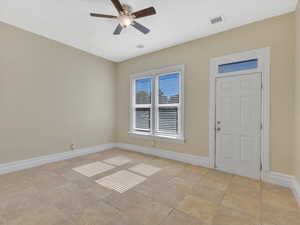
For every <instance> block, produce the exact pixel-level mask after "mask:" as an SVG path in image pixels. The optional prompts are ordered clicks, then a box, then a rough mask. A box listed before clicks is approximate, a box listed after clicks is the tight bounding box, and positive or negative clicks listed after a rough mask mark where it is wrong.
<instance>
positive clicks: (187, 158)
mask: <svg viewBox="0 0 300 225" xmlns="http://www.w3.org/2000/svg"><path fill="white" fill-rule="evenodd" d="M113 148H120V149H125V150H129V151H134V152H140V153H144V154H147V155H153V156H157V157H161V158H166V159H171V160H176V161H180V162H185V163H189V164H192V165H197V166H203V167H207V168H209V158H208V157H202V156H195V155H190V154H185V153H177V152H173V151H168V150H163V149H159V148H149V147H143V146H138V145H132V144H126V143H110V144H104V145H99V146H94V147H88V148H82V149H77V150H73V151H67V152H62V153H56V154H51V155H47V156H41V157H35V158H31V159H26V160H20V161H15V162H10V163H5V164H0V175H1V174H5V173H10V172H15V171H19V170H23V169H28V168H32V167H36V166H41V165H44V164H47V163H52V162H57V161H61V160H66V159H71V158H75V157H78V156H83V155H88V154H92V153H96V152H101V151H105V150H109V149H113ZM262 180H263V181H265V182H268V183H272V184H277V185H280V186H284V187H288V188H290V189H291V190H292V191H293V193H294V195H295V198H296V200H297V201H298V204H299V206H300V185H299V183H298V182H297V181H296V179H295V177H293V176H290V175H286V174H283V173H278V172H272V171H269V172H264V173H263V175H262Z"/></svg>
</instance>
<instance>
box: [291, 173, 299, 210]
mask: <svg viewBox="0 0 300 225" xmlns="http://www.w3.org/2000/svg"><path fill="white" fill-rule="evenodd" d="M291 189H292V191H293V193H294V196H295V198H296V200H297V202H298V204H299V206H300V185H299V183H298V182H297V180H296V178H293V180H292V187H291Z"/></svg>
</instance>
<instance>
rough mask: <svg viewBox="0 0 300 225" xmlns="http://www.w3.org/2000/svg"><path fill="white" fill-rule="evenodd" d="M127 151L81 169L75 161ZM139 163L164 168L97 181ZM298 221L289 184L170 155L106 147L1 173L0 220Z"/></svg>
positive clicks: (202, 224)
mask: <svg viewBox="0 0 300 225" xmlns="http://www.w3.org/2000/svg"><path fill="white" fill-rule="evenodd" d="M117 156H125V157H128V158H130V159H131V161H130V162H129V163H127V164H124V165H122V166H118V167H115V168H114V169H112V170H109V171H107V172H104V173H101V174H98V175H96V176H93V177H86V176H84V175H82V174H80V173H78V172H76V171H74V170H72V168H75V167H78V166H81V165H85V164H89V163H93V162H95V161H103V160H105V159H108V158H111V157H117ZM139 163H144V164H147V165H152V166H155V167H159V168H161V170H160V171H158V172H157V173H155V174H153V175H152V176H149V177H147V179H146V181H144V182H143V183H141V184H139V185H137V186H135V187H134V188H132V189H130V190H129V191H127V192H125V193H123V194H120V193H118V192H116V191H112V190H109V189H107V188H105V187H102V186H101V185H99V184H97V183H96V182H95V180H99V179H101V178H103V177H105V176H108V175H111V174H114V173H116V172H118V171H120V170H127V171H128V169H129V168H131V167H133V166H135V165H137V164H139ZM62 224H70V225H102V224H103V225H298V224H300V209H299V208H298V206H297V203H296V201H295V199H294V197H293V195H292V193H291V191H290V190H289V189H286V188H282V187H279V186H275V185H271V184H266V183H261V182H258V181H254V180H250V179H247V178H243V177H239V176H233V175H231V174H226V173H222V172H218V171H215V170H210V169H206V168H201V167H195V166H191V165H187V164H183V163H179V162H175V161H171V160H166V159H160V158H155V157H151V156H146V155H142V154H138V153H132V152H127V151H120V150H117V149H115V150H111V151H106V152H101V153H96V154H91V155H87V156H83V157H78V158H74V159H71V160H66V161H61V162H57V163H52V164H47V165H44V166H41V167H38V168H33V169H28V170H23V171H20V172H16V173H11V174H6V175H1V176H0V225H62Z"/></svg>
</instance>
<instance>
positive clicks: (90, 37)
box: [0, 0, 297, 62]
mask: <svg viewBox="0 0 300 225" xmlns="http://www.w3.org/2000/svg"><path fill="white" fill-rule="evenodd" d="M121 3H123V4H124V3H126V4H129V5H130V6H132V8H133V11H137V10H140V9H143V8H146V7H149V6H154V7H155V8H156V11H157V15H155V16H150V17H146V18H141V19H139V20H138V21H139V22H140V23H142V24H144V25H145V26H147V27H148V28H150V29H151V33H150V34H148V35H144V34H142V33H140V32H139V31H137V30H135V29H134V28H132V27H130V28H127V29H125V30H123V31H122V33H121V35H120V36H114V35H112V33H113V31H114V29H115V27H116V25H117V21H116V20H111V19H100V18H91V17H90V16H89V13H90V12H98V13H104V14H114V15H116V14H117V12H116V10H115V9H114V8H113V6H112V4H111V2H110V0H26V1H25V0H21V1H20V0H1V1H0V21H2V22H5V23H8V24H12V25H15V26H17V27H20V28H23V29H25V30H29V31H31V32H33V33H36V34H39V35H42V36H45V37H48V38H50V39H53V40H57V41H59V42H62V43H65V44H67V45H70V46H73V47H76V48H79V49H82V50H84V51H87V52H90V53H92V54H95V55H98V56H101V57H104V58H106V59H110V60H113V61H116V62H120V61H124V60H126V59H129V58H132V57H135V56H139V55H143V54H146V53H149V52H153V51H156V50H159V49H163V48H166V47H170V46H173V45H176V44H180V43H183V42H187V41H190V40H194V39H197V38H200V37H204V36H207V35H210V34H213V33H217V32H221V31H224V30H228V29H231V28H234V27H238V26H241V25H244V24H248V23H251V22H255V21H259V20H263V19H266V18H269V17H273V16H277V15H281V14H284V13H288V12H291V11H294V10H295V8H296V4H297V0H121ZM219 15H222V16H224V18H225V21H224V22H223V23H222V24H216V25H211V24H210V22H209V19H210V18H212V17H216V16H219ZM0 35H1V34H0ZM140 44H142V45H144V46H145V47H144V48H143V49H139V48H137V47H136V46H137V45H140Z"/></svg>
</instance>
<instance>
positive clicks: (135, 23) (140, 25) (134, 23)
mask: <svg viewBox="0 0 300 225" xmlns="http://www.w3.org/2000/svg"><path fill="white" fill-rule="evenodd" d="M131 26H133V27H134V28H136V29H137V30H139V31H141V32H142V33H143V34H148V33H149V32H150V30H149V29H148V28H147V27H145V26H143V25H142V24H140V23H137V22H135V21H133V22H132V24H131Z"/></svg>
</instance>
